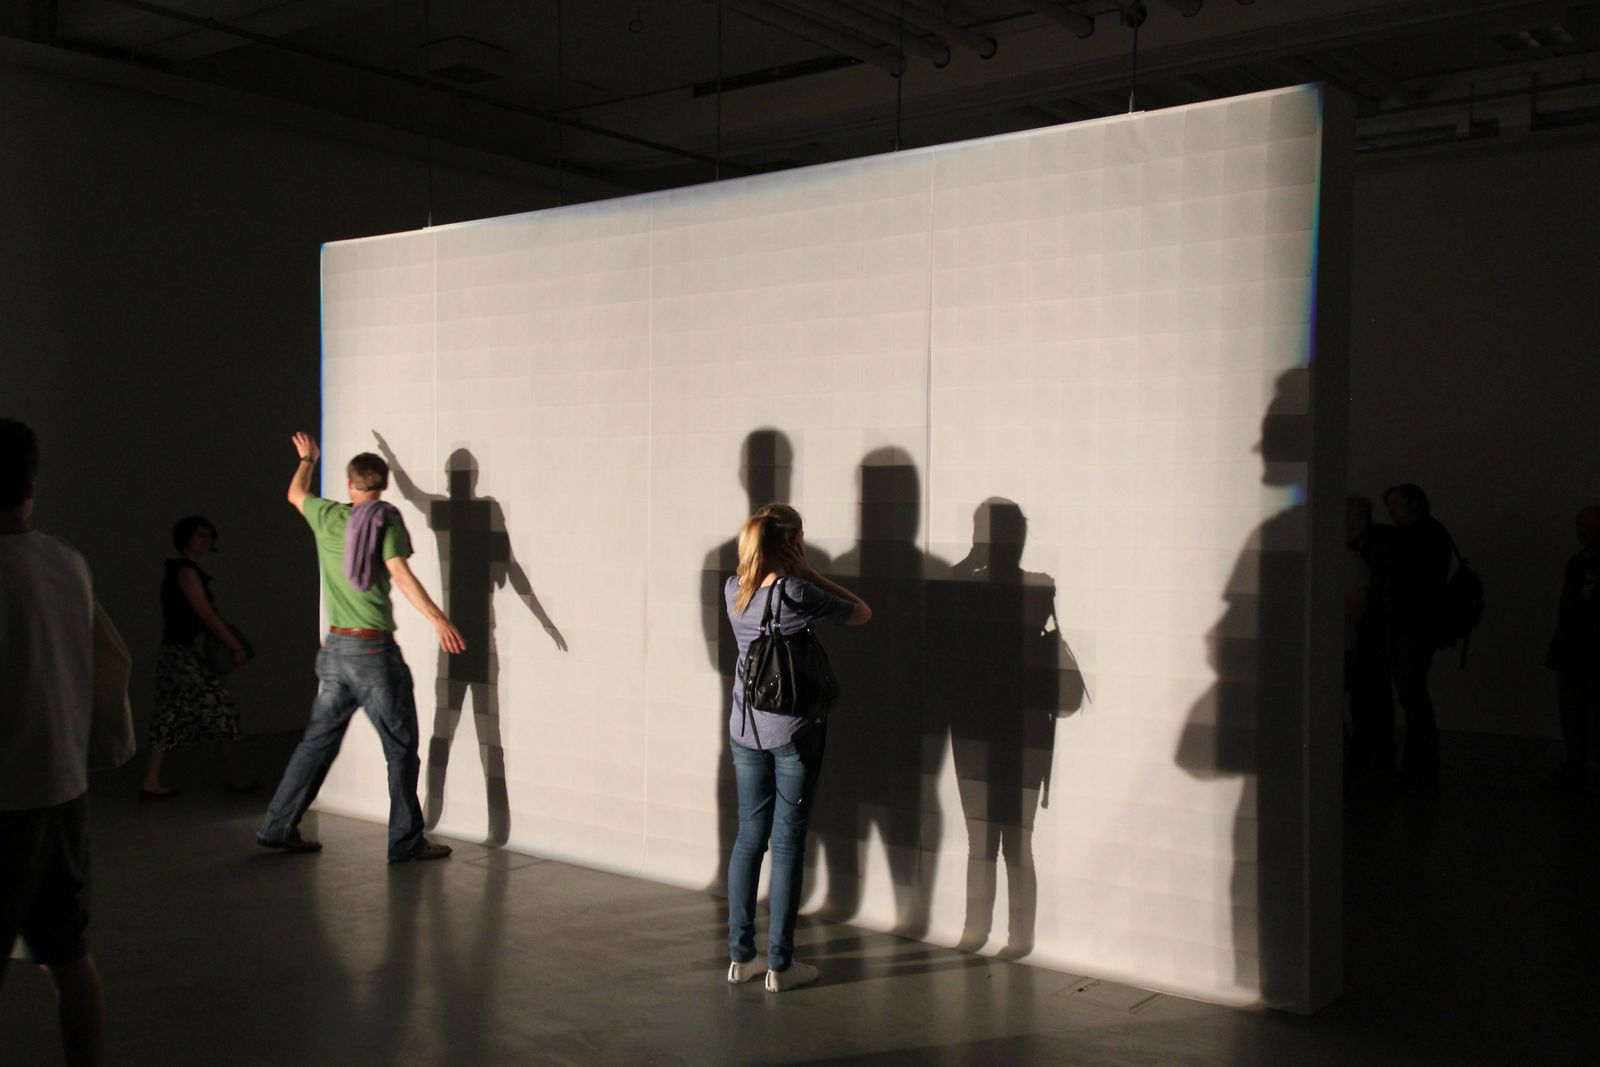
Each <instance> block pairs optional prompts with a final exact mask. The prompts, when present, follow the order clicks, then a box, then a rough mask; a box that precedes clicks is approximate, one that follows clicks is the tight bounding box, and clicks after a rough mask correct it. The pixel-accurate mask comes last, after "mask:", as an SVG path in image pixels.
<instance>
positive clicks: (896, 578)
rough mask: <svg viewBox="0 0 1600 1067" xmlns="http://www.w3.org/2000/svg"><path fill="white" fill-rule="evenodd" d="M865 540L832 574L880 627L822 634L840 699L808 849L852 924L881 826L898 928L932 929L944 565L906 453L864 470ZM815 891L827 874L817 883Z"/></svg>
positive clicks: (860, 517)
mask: <svg viewBox="0 0 1600 1067" xmlns="http://www.w3.org/2000/svg"><path fill="white" fill-rule="evenodd" d="M857 475H858V477H857V489H858V490H859V496H858V500H859V507H858V511H857V524H856V544H855V547H854V548H852V549H851V550H850V551H848V552H846V553H844V554H843V555H841V556H839V557H838V558H837V559H835V560H834V562H833V576H834V577H836V578H837V579H838V581H839V582H840V583H841V584H842V585H844V586H846V587H847V588H849V589H851V590H853V591H854V592H856V593H857V594H858V595H859V596H860V597H861V598H862V599H863V600H865V601H866V602H867V604H868V605H870V606H871V608H872V622H871V623H870V624H869V625H867V626H865V627H862V628H861V629H859V630H851V631H850V632H849V633H847V634H835V633H831V632H830V633H824V634H823V635H822V636H823V640H824V642H825V643H826V645H827V648H828V654H829V656H830V658H831V660H832V662H833V665H834V672H835V674H837V675H838V678H839V682H840V686H841V688H842V690H843V693H842V696H841V697H840V699H839V701H838V703H837V704H836V705H835V706H834V708H833V709H832V711H831V712H830V714H829V717H828V718H829V725H828V748H827V755H826V758H825V759H824V761H823V769H822V779H821V784H820V786H819V787H818V790H817V803H816V808H815V810H814V811H813V812H812V816H811V828H812V834H811V838H810V842H809V844H810V846H811V847H810V849H808V851H809V852H810V853H811V855H812V858H813V865H814V863H815V859H816V858H817V857H819V856H820V859H821V861H822V864H823V866H824V868H825V870H826V872H827V879H826V882H827V896H826V898H825V899H824V900H823V902H822V904H821V907H820V909H819V910H820V913H821V914H822V915H825V916H826V917H828V918H830V919H835V920H838V921H846V920H849V919H851V918H853V917H854V916H855V915H856V913H857V912H858V911H859V910H860V907H861V892H862V880H863V878H864V876H865V874H866V870H867V855H866V854H867V848H868V845H869V843H870V842H871V840H872V838H873V835H874V833H876V835H877V838H878V840H879V841H880V842H881V844H882V847H883V849H884V852H885V854H886V858H887V860H888V866H889V874H890V877H891V879H892V881H893V890H894V901H895V921H894V924H893V926H892V930H893V932H894V933H896V934H899V935H901V936H904V937H913V938H920V937H922V936H924V935H925V934H926V933H927V930H928V918H929V911H930V908H931V905H932V892H933V872H934V863H933V860H934V857H935V855H936V854H937V851H938V847H939V829H940V824H939V819H940V812H939V805H938V800H937V796H936V793H935V783H936V781H937V776H938V770H939V766H940V764H941V763H942V761H943V736H942V733H941V732H940V731H939V730H938V729H937V728H936V727H935V726H934V725H933V724H931V723H930V722H928V721H927V716H926V704H927V701H926V697H925V686H926V680H927V677H926V676H927V633H926V629H927V596H926V594H927V582H926V578H925V575H926V574H927V573H929V571H930V570H938V569H940V568H942V567H943V566H944V564H943V563H941V562H940V561H938V560H934V559H930V558H929V557H928V556H927V555H926V554H925V553H924V552H923V550H922V548H921V547H920V546H919V545H918V544H917V533H918V530H919V528H920V525H921V520H922V491H921V476H920V475H919V474H918V472H917V468H916V466H915V464H913V463H912V461H911V457H910V455H909V454H908V453H906V452H905V451H904V450H903V449H899V448H892V447H889V448H880V449H876V450H874V451H872V452H869V453H868V454H867V455H866V456H864V457H863V458H862V460H861V464H860V466H859V468H858V469H857ZM808 884H809V886H811V887H815V886H816V884H817V879H816V878H815V877H813V878H811V879H810V880H809V882H808Z"/></svg>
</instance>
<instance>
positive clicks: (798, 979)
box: [767, 960, 817, 993]
mask: <svg viewBox="0 0 1600 1067" xmlns="http://www.w3.org/2000/svg"><path fill="white" fill-rule="evenodd" d="M816 980H817V969H816V968H815V967H813V966H811V964H809V963H801V962H800V961H799V960H791V961H790V962H789V966H788V969H786V970H782V971H768V972H767V992H768V993H782V992H783V991H784V990H786V989H797V988H799V987H800V986H803V985H807V984H809V983H811V982H815V981H816Z"/></svg>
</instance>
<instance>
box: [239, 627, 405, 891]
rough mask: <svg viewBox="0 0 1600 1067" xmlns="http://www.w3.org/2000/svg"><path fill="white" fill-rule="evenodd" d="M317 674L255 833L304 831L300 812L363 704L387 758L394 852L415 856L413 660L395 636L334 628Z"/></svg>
mask: <svg viewBox="0 0 1600 1067" xmlns="http://www.w3.org/2000/svg"><path fill="white" fill-rule="evenodd" d="M317 680H318V682H319V683H320V685H319V687H318V689H317V696H316V699H315V700H313V701H312V702H311V722H310V723H309V724H308V725H307V726H306V732H305V736H304V737H303V738H301V740H300V744H299V746H298V747H296V748H295V750H294V755H292V756H290V757H289V766H288V767H287V768H286V769H285V770H284V772H283V781H282V782H280V783H278V791H277V792H276V793H274V794H273V797H272V803H271V805H270V806H268V808H267V817H266V819H265V820H264V821H263V822H262V823H261V829H260V830H259V831H258V832H257V836H259V837H261V838H262V839H263V840H266V841H284V840H287V839H289V838H293V837H298V836H299V834H300V829H299V827H300V820H301V818H302V817H304V815H305V813H306V809H308V808H310V807H311V802H312V801H313V800H315V799H316V798H317V790H319V789H321V788H322V780H323V779H324V778H326V777H327V776H328V768H329V767H331V766H333V759H334V757H335V756H337V755H338V754H339V746H340V744H341V743H343V741H344V732H345V730H346V728H348V727H349V725H350V717H351V716H352V715H354V714H355V712H356V709H357V708H365V709H366V712H367V718H369V719H371V720H372V725H373V726H374V727H375V728H376V729H377V731H378V739H379V741H381V742H382V743H383V756H384V759H385V760H387V761H388V764H389V859H390V860H406V859H410V858H411V854H412V853H414V852H416V851H417V849H419V848H421V847H422V844H423V839H422V805H421V804H419V803H418V802H417V771H418V769H419V768H420V767H421V760H420V759H418V757H417V703H416V698H415V696H414V695H413V694H412V690H411V668H409V667H407V666H406V661H405V658H404V657H403V656H401V654H400V646H399V645H397V644H395V643H394V638H393V637H392V636H385V637H356V636H354V635H352V634H328V635H327V638H326V640H325V641H324V642H323V645H322V650H321V651H320V652H318V653H317Z"/></svg>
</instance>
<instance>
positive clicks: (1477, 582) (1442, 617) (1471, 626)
mask: <svg viewBox="0 0 1600 1067" xmlns="http://www.w3.org/2000/svg"><path fill="white" fill-rule="evenodd" d="M1450 551H1451V552H1452V553H1454V554H1455V557H1456V570H1455V573H1454V574H1452V575H1451V576H1450V580H1449V581H1448V582H1446V583H1445V587H1444V595H1443V597H1441V599H1440V601H1439V615H1438V622H1437V627H1436V629H1435V634H1434V636H1435V639H1436V640H1437V642H1438V645H1439V647H1440V648H1449V647H1451V646H1452V645H1454V644H1455V643H1456V642H1457V641H1459V642H1461V666H1463V667H1465V666H1466V665H1467V645H1468V644H1469V643H1470V642H1471V641H1472V631H1473V630H1476V629H1477V628H1478V624H1479V623H1480V622H1482V621H1483V609H1484V596H1483V579H1482V578H1480V577H1479V576H1478V572H1477V571H1475V570H1473V569H1472V568H1471V567H1469V566H1468V565H1467V558H1466V557H1465V556H1463V555H1462V554H1461V550H1460V549H1459V548H1457V547H1456V542H1455V539H1454V538H1452V539H1451V540H1450Z"/></svg>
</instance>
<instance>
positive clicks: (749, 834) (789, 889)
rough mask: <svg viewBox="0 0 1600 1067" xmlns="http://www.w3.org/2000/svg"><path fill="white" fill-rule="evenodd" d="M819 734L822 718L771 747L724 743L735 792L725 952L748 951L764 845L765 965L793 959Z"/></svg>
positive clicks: (744, 956) (748, 954) (822, 736)
mask: <svg viewBox="0 0 1600 1067" xmlns="http://www.w3.org/2000/svg"><path fill="white" fill-rule="evenodd" d="M826 739H827V734H826V727H825V726H824V725H823V724H822V723H817V724H816V725H814V726H809V727H806V728H805V729H802V730H801V731H800V732H799V733H797V734H795V736H794V740H793V741H791V742H790V743H789V744H787V745H781V746H779V747H777V748H771V749H767V750H765V751H762V750H760V749H754V748H745V747H744V746H743V745H741V744H739V743H738V742H737V741H730V743H729V745H730V747H731V748H732V749H733V774H734V780H735V783H736V785H737V788H738V791H739V834H738V836H737V837H736V838H734V841H733V854H732V856H731V857H730V858H729V860H728V957H729V958H730V959H732V960H734V961H735V962H737V963H744V962H747V961H749V960H753V959H755V956H756V939H755V933H756V922H755V919H756V886H757V884H758V883H759V882H760V881H761V857H762V856H763V854H765V853H766V851H767V845H768V843H769V842H770V843H771V845H772V880H771V882H770V884H769V893H768V901H767V903H768V907H769V910H770V911H771V920H770V924H769V926H768V928H767V968H768V969H769V970H773V971H783V970H787V969H788V967H789V964H790V963H791V962H792V961H793V960H794V921H795V916H796V915H797V914H798V913H799V911H800V884H801V878H802V877H803V875H804V873H805V856H806V824H807V822H809V820H810V818H811V808H812V806H813V803H814V802H815V800H816V790H817V777H818V775H819V774H820V773H821V771H822V752H823V749H824V747H825V743H826Z"/></svg>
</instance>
